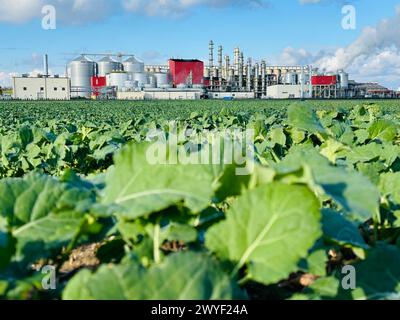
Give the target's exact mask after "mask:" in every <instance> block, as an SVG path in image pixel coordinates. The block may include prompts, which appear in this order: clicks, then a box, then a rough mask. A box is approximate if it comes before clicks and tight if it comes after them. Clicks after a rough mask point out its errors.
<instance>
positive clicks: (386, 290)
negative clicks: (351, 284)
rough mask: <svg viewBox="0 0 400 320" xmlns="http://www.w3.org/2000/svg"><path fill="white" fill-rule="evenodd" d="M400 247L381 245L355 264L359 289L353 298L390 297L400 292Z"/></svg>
mask: <svg viewBox="0 0 400 320" xmlns="http://www.w3.org/2000/svg"><path fill="white" fill-rule="evenodd" d="M399 266H400V249H399V248H397V247H395V246H389V245H380V246H378V247H377V248H375V249H373V250H371V251H370V252H369V254H368V256H367V259H366V260H364V261H361V262H359V263H357V264H355V265H354V267H355V270H356V275H357V281H356V284H357V289H358V290H355V291H354V292H352V296H353V299H358V300H360V299H368V300H378V299H388V298H390V297H391V296H392V295H394V294H399V293H400V268H399Z"/></svg>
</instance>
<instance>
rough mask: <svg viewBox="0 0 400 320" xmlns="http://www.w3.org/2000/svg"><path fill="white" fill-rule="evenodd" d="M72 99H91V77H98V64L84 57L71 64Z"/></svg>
mask: <svg viewBox="0 0 400 320" xmlns="http://www.w3.org/2000/svg"><path fill="white" fill-rule="evenodd" d="M69 70H70V75H71V91H73V92H72V94H71V96H72V97H83V98H90V95H91V77H94V76H96V74H97V73H96V71H97V64H96V62H94V61H92V60H90V59H88V58H87V57H85V56H84V55H82V56H80V57H78V58H76V59H74V60H72V61H71V62H70V64H69Z"/></svg>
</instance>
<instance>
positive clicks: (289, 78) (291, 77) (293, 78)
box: [285, 71, 297, 85]
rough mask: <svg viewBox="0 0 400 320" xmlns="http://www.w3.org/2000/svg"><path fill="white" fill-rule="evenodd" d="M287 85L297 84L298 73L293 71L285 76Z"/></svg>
mask: <svg viewBox="0 0 400 320" xmlns="http://www.w3.org/2000/svg"><path fill="white" fill-rule="evenodd" d="M285 84H291V85H295V84H297V73H295V72H293V71H290V72H287V73H286V76H285Z"/></svg>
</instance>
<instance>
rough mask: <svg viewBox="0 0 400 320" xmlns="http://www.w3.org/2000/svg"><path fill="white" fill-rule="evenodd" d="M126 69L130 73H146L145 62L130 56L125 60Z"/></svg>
mask: <svg viewBox="0 0 400 320" xmlns="http://www.w3.org/2000/svg"><path fill="white" fill-rule="evenodd" d="M123 66H124V71H125V72H128V73H144V62H142V61H140V60H138V59H136V58H135V57H130V58H128V59H126V60H125V61H124V62H123Z"/></svg>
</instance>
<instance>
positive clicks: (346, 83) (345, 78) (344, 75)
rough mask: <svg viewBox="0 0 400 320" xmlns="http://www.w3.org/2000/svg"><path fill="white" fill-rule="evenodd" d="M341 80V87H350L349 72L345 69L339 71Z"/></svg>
mask: <svg viewBox="0 0 400 320" xmlns="http://www.w3.org/2000/svg"><path fill="white" fill-rule="evenodd" d="M339 78H340V79H339V80H340V87H341V88H342V89H348V88H349V74H348V73H346V72H344V71H343V70H340V71H339Z"/></svg>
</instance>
